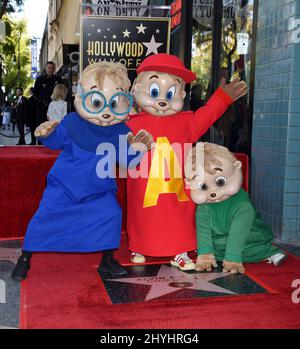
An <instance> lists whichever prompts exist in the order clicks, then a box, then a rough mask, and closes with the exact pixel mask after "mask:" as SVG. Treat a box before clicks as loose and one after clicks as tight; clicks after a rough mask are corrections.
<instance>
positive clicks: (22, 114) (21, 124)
mask: <svg viewBox="0 0 300 349" xmlns="http://www.w3.org/2000/svg"><path fill="white" fill-rule="evenodd" d="M16 94H17V99H16V121H17V125H18V130H19V134H20V138H19V143H18V144H17V145H26V143H25V130H24V128H25V124H26V117H27V98H26V97H24V96H23V88H22V87H18V88H17V91H16Z"/></svg>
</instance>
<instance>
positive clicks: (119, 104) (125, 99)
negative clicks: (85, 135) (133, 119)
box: [80, 91, 133, 116]
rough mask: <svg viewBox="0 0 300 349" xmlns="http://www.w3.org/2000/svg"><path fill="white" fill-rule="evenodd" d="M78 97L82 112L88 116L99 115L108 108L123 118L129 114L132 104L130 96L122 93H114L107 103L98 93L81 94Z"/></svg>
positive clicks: (102, 95)
mask: <svg viewBox="0 0 300 349" xmlns="http://www.w3.org/2000/svg"><path fill="white" fill-rule="evenodd" d="M80 97H81V98H82V105H83V108H84V110H85V111H87V112H88V113H90V114H100V113H101V112H102V111H103V110H104V109H105V108H107V107H108V108H109V110H110V111H111V112H112V113H113V114H115V115H118V116H124V115H127V114H129V112H130V110H131V108H132V103H133V98H132V96H131V95H129V94H128V93H124V92H117V93H115V94H114V95H113V96H112V97H111V98H110V100H109V102H108V103H107V100H106V98H105V96H104V94H103V93H101V92H100V91H89V92H87V93H85V94H81V95H80Z"/></svg>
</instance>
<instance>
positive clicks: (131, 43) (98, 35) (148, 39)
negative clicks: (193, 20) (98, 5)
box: [80, 16, 170, 71]
mask: <svg viewBox="0 0 300 349" xmlns="http://www.w3.org/2000/svg"><path fill="white" fill-rule="evenodd" d="M169 45H170V19H169V18H153V17H151V18H133V17H101V16H83V17H82V25H81V47H80V52H81V70H82V69H84V68H85V67H87V66H88V65H90V64H92V63H94V62H101V61H108V62H120V63H123V64H124V65H125V66H126V67H127V69H128V70H129V71H135V70H136V69H137V68H138V66H139V65H140V63H141V62H142V60H143V59H144V58H146V57H148V56H149V55H152V54H157V53H168V52H169Z"/></svg>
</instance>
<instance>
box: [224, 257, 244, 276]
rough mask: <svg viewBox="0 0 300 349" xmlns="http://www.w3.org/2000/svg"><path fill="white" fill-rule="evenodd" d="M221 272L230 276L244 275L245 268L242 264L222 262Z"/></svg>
mask: <svg viewBox="0 0 300 349" xmlns="http://www.w3.org/2000/svg"><path fill="white" fill-rule="evenodd" d="M223 272H224V273H228V272H229V273H232V274H238V273H241V274H244V272H245V268H244V266H243V264H242V263H236V262H229V261H225V260H224V261H223Z"/></svg>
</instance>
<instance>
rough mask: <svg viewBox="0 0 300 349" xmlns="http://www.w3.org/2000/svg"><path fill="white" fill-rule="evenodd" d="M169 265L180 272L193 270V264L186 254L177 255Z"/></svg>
mask: <svg viewBox="0 0 300 349" xmlns="http://www.w3.org/2000/svg"><path fill="white" fill-rule="evenodd" d="M170 263H171V265H173V266H174V267H177V268H179V269H180V270H195V266H196V265H195V263H194V262H193V261H192V260H191V259H190V257H189V256H188V254H187V252H185V253H181V254H178V255H177V256H175V258H174V259H172V260H171V261H170Z"/></svg>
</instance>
